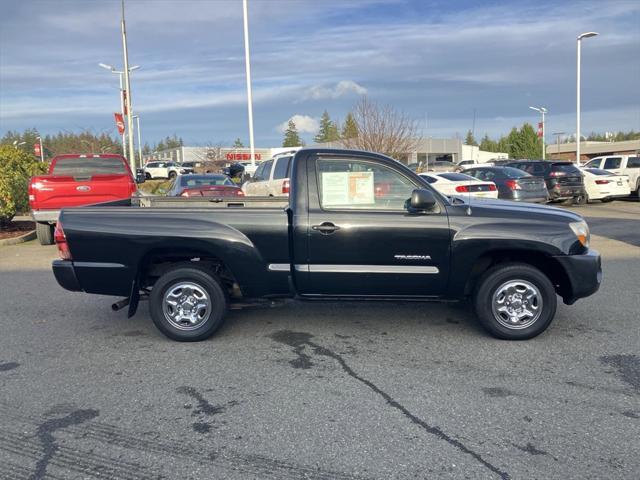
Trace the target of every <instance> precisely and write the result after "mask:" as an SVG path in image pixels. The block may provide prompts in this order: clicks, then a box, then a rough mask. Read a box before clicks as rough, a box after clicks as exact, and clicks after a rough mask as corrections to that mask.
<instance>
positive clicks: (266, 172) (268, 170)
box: [262, 160, 273, 180]
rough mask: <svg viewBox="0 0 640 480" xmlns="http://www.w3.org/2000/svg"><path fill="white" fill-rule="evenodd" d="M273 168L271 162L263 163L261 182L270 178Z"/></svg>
mask: <svg viewBox="0 0 640 480" xmlns="http://www.w3.org/2000/svg"><path fill="white" fill-rule="evenodd" d="M272 166H273V160H267V161H266V162H264V170H263V171H262V180H269V177H270V176H271V167H272Z"/></svg>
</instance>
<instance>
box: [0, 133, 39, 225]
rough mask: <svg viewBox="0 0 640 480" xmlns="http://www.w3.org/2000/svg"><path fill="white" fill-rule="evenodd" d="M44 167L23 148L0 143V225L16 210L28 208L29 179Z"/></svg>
mask: <svg viewBox="0 0 640 480" xmlns="http://www.w3.org/2000/svg"><path fill="white" fill-rule="evenodd" d="M46 169H47V166H46V164H43V163H41V162H39V161H38V160H37V159H36V158H35V156H33V155H31V154H29V153H27V152H25V151H24V150H21V149H18V148H16V147H14V146H13V145H0V226H1V225H6V224H8V223H9V222H10V221H11V219H12V218H13V216H14V215H15V214H16V212H26V211H28V210H29V195H28V192H27V188H28V186H29V179H30V178H31V177H32V176H33V175H39V174H41V173H45V172H46Z"/></svg>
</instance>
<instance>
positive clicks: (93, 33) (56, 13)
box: [0, 0, 640, 146]
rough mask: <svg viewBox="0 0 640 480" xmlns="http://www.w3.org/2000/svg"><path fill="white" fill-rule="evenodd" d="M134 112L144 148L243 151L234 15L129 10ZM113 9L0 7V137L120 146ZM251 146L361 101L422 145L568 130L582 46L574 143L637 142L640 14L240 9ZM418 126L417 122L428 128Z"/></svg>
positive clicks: (315, 5)
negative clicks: (584, 139) (172, 139)
mask: <svg viewBox="0 0 640 480" xmlns="http://www.w3.org/2000/svg"><path fill="white" fill-rule="evenodd" d="M126 5H127V29H128V35H129V50H130V62H131V64H133V65H141V67H142V68H141V69H140V70H138V71H135V72H133V73H132V98H133V102H134V109H135V111H136V112H137V113H139V114H140V116H141V120H142V122H141V123H142V134H143V141H144V140H147V141H149V142H150V143H153V142H156V141H157V140H159V139H160V138H162V137H164V136H166V135H172V134H174V133H176V134H177V135H179V136H182V137H183V138H184V140H185V142H187V143H188V144H193V145H205V144H214V143H219V142H223V143H231V142H233V140H234V139H235V138H236V137H240V138H241V139H242V140H243V141H244V142H245V143H247V142H248V127H247V110H246V87H245V83H244V82H245V77H244V50H243V37H242V3H241V1H240V0H228V1H227V0H179V1H178V0H127V3H126ZM119 8H120V6H119V2H118V1H110V0H22V1H18V0H14V1H3V2H2V4H1V7H0V14H1V15H0V132H4V131H6V130H15V129H18V130H22V129H24V128H27V127H36V128H38V129H39V130H40V131H41V132H42V133H55V132H58V131H60V130H71V131H79V130H80V129H83V128H87V129H93V130H94V131H96V132H101V131H108V132H111V133H115V127H114V125H113V112H114V111H117V110H118V109H119V103H118V102H119V100H118V93H117V87H118V80H117V76H116V75H112V74H110V73H109V72H107V71H106V70H103V69H101V68H99V67H98V62H104V63H108V64H113V65H116V66H118V67H120V66H121V65H122V55H121V45H120V33H119V12H120V10H119ZM249 23H250V32H251V49H252V52H251V53H252V74H253V90H254V119H255V137H256V144H257V145H258V146H277V145H279V144H280V143H281V141H282V133H281V131H280V128H281V125H283V124H286V122H287V120H288V119H289V118H291V117H294V118H295V119H296V120H297V124H298V127H299V128H300V130H301V131H302V134H303V137H304V138H306V139H307V141H309V140H310V139H311V138H312V137H313V135H314V133H315V131H314V129H315V128H317V120H318V118H319V117H320V115H321V114H322V111H323V110H324V109H327V110H328V111H329V113H330V114H331V116H332V117H333V118H336V119H342V118H344V116H345V114H346V113H347V112H348V111H349V109H350V107H351V106H352V105H353V103H354V102H355V101H357V99H358V96H359V95H361V94H365V93H366V94H367V95H368V96H369V97H370V98H371V99H372V100H374V101H376V102H379V103H381V104H391V105H393V106H394V107H396V108H397V109H399V110H402V111H404V112H405V113H406V114H408V115H409V116H411V117H413V118H415V119H416V120H417V121H419V122H420V125H421V129H425V131H426V135H430V136H434V137H443V136H446V137H451V136H454V135H456V133H457V134H459V135H461V136H463V135H464V134H465V132H466V131H467V129H470V128H471V127H472V122H473V112H474V109H475V111H476V122H475V132H476V136H477V137H481V136H482V135H483V134H484V133H488V134H489V135H490V136H497V135H499V134H501V133H505V132H507V131H508V130H509V129H510V128H511V127H512V126H514V125H520V124H521V123H522V122H524V121H529V122H531V123H535V122H537V121H538V118H537V116H536V113H535V112H533V111H531V110H529V109H528V107H529V106H530V105H537V106H545V107H547V108H548V110H549V116H548V123H547V132H548V138H547V140H548V141H552V135H551V133H552V132H556V131H565V132H568V133H571V132H572V131H574V130H575V68H576V66H575V59H576V51H575V50H576V41H575V39H576V36H577V35H578V34H579V33H581V32H585V31H591V30H593V31H597V32H599V33H600V36H598V37H595V38H590V39H586V40H585V41H584V43H583V57H582V58H583V62H582V66H583V70H582V72H583V76H582V79H583V82H582V89H583V97H582V110H583V116H582V125H583V126H582V131H583V132H590V131H600V132H602V131H615V130H629V129H635V130H640V2H638V1H632V0H629V1H626V0H620V1H616V0H609V1H602V0H600V1H593V2H591V1H571V0H568V1H562V2H548V1H544V0H542V1H536V2H519V1H518V2H509V3H506V2H491V1H470V0H468V1H409V0H406V1H403V0H322V1H311V0H309V1H306V0H288V1H281V0H249ZM425 119H426V121H425Z"/></svg>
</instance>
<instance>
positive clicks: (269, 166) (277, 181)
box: [242, 154, 293, 197]
mask: <svg viewBox="0 0 640 480" xmlns="http://www.w3.org/2000/svg"><path fill="white" fill-rule="evenodd" d="M292 158H293V155H291V154H288V155H277V156H275V157H273V158H272V159H270V160H265V161H264V162H262V163H261V164H260V166H259V167H258V168H257V170H256V172H255V173H254V174H253V176H252V177H251V178H250V179H249V180H248V181H247V182H245V183H244V185H242V191H243V192H244V194H245V195H252V196H256V195H257V196H264V197H286V196H288V195H289V185H290V183H289V173H290V171H291V159H292Z"/></svg>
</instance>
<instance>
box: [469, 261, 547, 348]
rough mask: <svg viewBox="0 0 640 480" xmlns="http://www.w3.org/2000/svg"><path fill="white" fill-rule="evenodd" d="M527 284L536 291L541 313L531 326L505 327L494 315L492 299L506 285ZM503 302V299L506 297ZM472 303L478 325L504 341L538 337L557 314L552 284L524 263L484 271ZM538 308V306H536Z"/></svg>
mask: <svg viewBox="0 0 640 480" xmlns="http://www.w3.org/2000/svg"><path fill="white" fill-rule="evenodd" d="M518 281H520V282H522V281H524V282H527V283H529V284H531V285H533V286H534V287H535V288H537V290H538V293H539V296H540V298H541V300H542V302H541V303H542V305H541V307H540V313H539V315H538V318H536V319H535V320H534V321H533V322H532V323H531V324H530V325H527V324H526V323H527V322H524V323H523V324H522V325H520V324H518V325H513V326H508V327H507V326H505V325H504V323H508V321H507V320H505V319H504V318H503V319H502V321H500V320H498V318H497V317H499V316H500V315H499V314H498V315H494V312H493V308H492V306H493V298H494V294H496V293H497V291H498V289H499V288H501V287H503V286H504V285H506V284H507V282H516V283H517V282H518ZM505 299H506V298H505ZM473 304H474V307H475V311H476V315H477V316H478V320H479V321H480V324H481V325H482V326H483V327H484V328H485V329H486V330H487V331H488V332H489V333H490V334H491V335H493V336H494V337H496V338H500V339H504V340H527V339H529V338H533V337H535V336H537V335H540V334H541V333H542V332H544V331H545V330H546V329H547V327H548V326H549V325H550V324H551V321H552V320H553V317H554V316H555V313H556V307H557V299H556V292H555V289H554V288H553V284H552V283H551V281H550V280H549V279H548V278H547V276H546V275H545V274H544V273H542V272H541V271H540V270H538V269H537V268H535V267H533V266H531V265H528V264H526V263H505V264H501V265H496V266H495V267H492V268H490V269H489V270H487V272H485V274H484V275H483V276H482V277H481V278H480V280H479V281H478V283H477V286H476V290H475V293H474V298H473ZM538 305H540V303H538Z"/></svg>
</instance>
